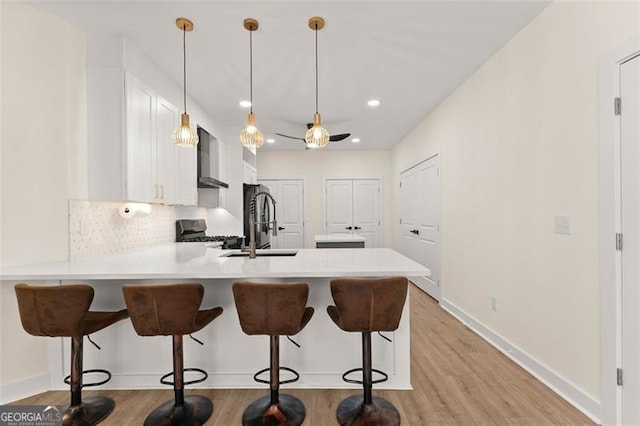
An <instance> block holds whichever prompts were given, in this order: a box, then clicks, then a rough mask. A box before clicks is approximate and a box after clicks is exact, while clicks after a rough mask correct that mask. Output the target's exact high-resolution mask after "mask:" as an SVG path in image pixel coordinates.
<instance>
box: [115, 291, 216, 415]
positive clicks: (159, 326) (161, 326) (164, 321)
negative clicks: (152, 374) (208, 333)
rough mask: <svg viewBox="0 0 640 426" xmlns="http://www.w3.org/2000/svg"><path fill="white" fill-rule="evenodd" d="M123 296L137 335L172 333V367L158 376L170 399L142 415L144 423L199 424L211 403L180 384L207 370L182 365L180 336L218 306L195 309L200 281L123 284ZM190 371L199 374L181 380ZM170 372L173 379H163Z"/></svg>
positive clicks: (205, 319)
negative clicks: (170, 392) (186, 392)
mask: <svg viewBox="0 0 640 426" xmlns="http://www.w3.org/2000/svg"><path fill="white" fill-rule="evenodd" d="M122 293H123V294H124V300H125V303H126V305H127V309H129V313H130V314H131V322H132V323H133V328H134V329H135V330H136V333H138V335H140V336H172V337H173V371H172V372H170V373H167V374H165V375H164V376H162V377H161V378H160V383H162V384H163V385H173V393H174V399H173V400H169V401H166V402H165V403H163V404H161V405H160V406H158V407H156V408H155V409H154V410H153V411H152V412H151V413H150V414H149V415H148V416H147V418H146V419H145V421H144V424H145V426H152V425H153V426H156V425H174V426H178V425H180V426H182V425H189V426H191V425H194V426H195V425H202V424H204V422H206V421H207V419H209V417H211V414H212V413H213V403H212V402H211V400H210V399H209V398H207V397H205V396H202V395H189V396H186V397H185V396H184V386H185V385H191V384H194V383H200V382H203V381H205V380H206V379H207V377H208V374H207V372H206V371H204V370H202V369H200V368H184V362H183V361H184V359H183V350H182V336H183V335H185V334H191V333H195V332H196V331H198V330H201V329H202V328H204V327H205V326H206V325H207V324H209V323H210V322H211V321H213V320H214V319H215V318H217V317H218V316H220V314H222V308H221V307H216V308H213V309H206V310H199V309H200V304H201V303H202V298H203V296H204V287H203V286H202V285H201V284H195V283H186V284H169V285H125V286H124V287H123V288H122ZM185 371H194V372H197V373H200V374H202V376H203V377H202V378H200V379H194V380H191V381H188V382H185V381H184V372H185ZM171 376H173V378H174V379H173V382H171V381H169V380H167V379H168V378H169V377H171Z"/></svg>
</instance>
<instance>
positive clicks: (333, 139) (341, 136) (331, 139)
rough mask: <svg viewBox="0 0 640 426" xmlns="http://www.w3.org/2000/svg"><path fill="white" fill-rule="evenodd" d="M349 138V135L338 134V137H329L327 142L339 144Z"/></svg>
mask: <svg viewBox="0 0 640 426" xmlns="http://www.w3.org/2000/svg"><path fill="white" fill-rule="evenodd" d="M349 136H351V133H340V134H338V135H331V136H329V142H339V141H341V140H343V139H346V138H348V137H349Z"/></svg>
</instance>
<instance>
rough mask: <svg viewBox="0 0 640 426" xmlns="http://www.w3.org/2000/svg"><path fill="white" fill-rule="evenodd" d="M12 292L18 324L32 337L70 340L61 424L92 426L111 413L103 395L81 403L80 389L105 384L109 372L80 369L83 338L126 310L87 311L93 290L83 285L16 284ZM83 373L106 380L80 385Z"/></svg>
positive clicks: (110, 405) (110, 400)
mask: <svg viewBox="0 0 640 426" xmlns="http://www.w3.org/2000/svg"><path fill="white" fill-rule="evenodd" d="M14 289H15V292H16V298H17V299H18V311H19V312H20V321H21V322H22V327H23V328H24V330H25V331H26V332H27V333H29V334H31V335H33V336H49V337H71V374H70V375H69V376H67V377H66V378H65V379H64V381H65V383H67V384H68V385H70V387H71V403H70V404H69V407H67V408H66V409H65V412H64V414H63V415H62V424H63V425H94V424H97V423H99V422H100V421H102V420H104V419H105V418H106V417H107V416H108V415H109V414H110V413H111V411H113V408H114V407H115V402H114V401H113V400H112V399H111V398H107V397H104V396H92V397H90V398H85V399H84V400H83V399H82V388H83V387H88V386H98V385H102V384H105V383H107V382H108V381H109V379H111V373H110V372H109V371H107V370H101V369H93V370H85V371H83V370H82V343H83V338H84V336H88V335H89V334H91V333H95V332H96V331H99V330H102V329H103V328H106V327H108V326H110V325H111V324H113V323H115V322H117V321H120V320H122V319H125V318H127V317H128V316H129V314H128V313H127V310H126V309H122V310H120V311H117V312H96V311H89V307H90V306H91V302H92V301H93V296H94V291H93V288H92V287H90V286H88V285H86V284H75V285H63V286H58V287H50V286H32V285H28V284H25V283H20V284H16V285H15V287H14ZM94 344H95V343H94ZM96 346H97V345H96ZM84 373H103V374H106V375H107V379H106V380H103V381H101V382H96V383H86V384H83V383H82V375H83V374H84Z"/></svg>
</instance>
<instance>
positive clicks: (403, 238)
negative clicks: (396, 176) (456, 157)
mask: <svg viewBox="0 0 640 426" xmlns="http://www.w3.org/2000/svg"><path fill="white" fill-rule="evenodd" d="M400 203H401V204H400V216H401V217H400V220H401V222H400V250H401V252H402V253H403V254H405V255H406V256H408V257H410V258H411V259H413V260H415V261H416V262H418V263H420V264H421V265H424V266H426V267H427V268H429V269H430V270H431V275H430V276H428V277H417V278H415V279H413V280H412V281H413V282H414V283H415V284H416V285H418V287H420V288H421V289H422V290H424V291H426V292H427V293H429V295H431V296H432V297H434V298H436V299H438V300H439V299H440V277H441V275H440V271H441V266H440V264H441V260H440V256H441V255H440V252H441V236H440V222H441V214H442V213H441V210H442V200H441V184H440V157H439V156H438V155H436V156H434V157H431V158H429V159H427V160H425V161H423V162H421V163H419V164H417V165H416V166H414V167H412V168H410V169H408V170H405V171H404V172H402V173H401V174H400Z"/></svg>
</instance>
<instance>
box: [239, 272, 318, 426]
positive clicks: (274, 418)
mask: <svg viewBox="0 0 640 426" xmlns="http://www.w3.org/2000/svg"><path fill="white" fill-rule="evenodd" d="M308 295H309V286H308V285H307V284H306V283H287V284H266V283H254V282H250V281H243V282H236V283H234V284H233V297H234V300H235V303H236V309H237V310H238V317H239V319H240V326H241V327H242V331H244V332H245V333H246V334H248V335H268V336H269V339H270V344H269V346H270V361H271V362H270V366H269V368H265V369H263V370H260V371H258V372H257V373H256V374H255V375H254V376H253V379H254V380H255V381H257V382H259V383H266V384H269V385H270V390H271V392H270V395H268V396H264V397H262V398H259V399H257V400H255V401H253V402H252V403H251V404H250V405H249V406H248V407H247V408H246V409H245V410H244V413H243V414H242V424H243V425H245V426H249V425H251V426H253V425H287V426H290V425H300V424H302V422H303V421H304V418H305V415H306V410H305V408H304V404H303V403H302V401H300V400H299V399H298V398H296V397H294V396H291V395H287V394H280V385H281V384H285V383H293V382H295V381H297V380H298V379H299V378H300V375H299V374H298V372H296V371H295V370H293V369H291V368H288V367H281V366H280V336H293V335H295V334H298V333H299V332H300V331H301V330H302V329H303V328H304V327H305V326H306V325H307V323H308V322H309V320H310V319H311V316H312V315H313V308H311V307H305V305H306V304H307V297H308ZM281 369H282V370H285V371H288V372H290V373H293V374H294V378H293V379H288V380H283V381H280V370H281ZM267 371H269V381H267V380H264V379H260V378H259V377H258V376H259V375H260V374H262V373H265V372H267Z"/></svg>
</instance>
